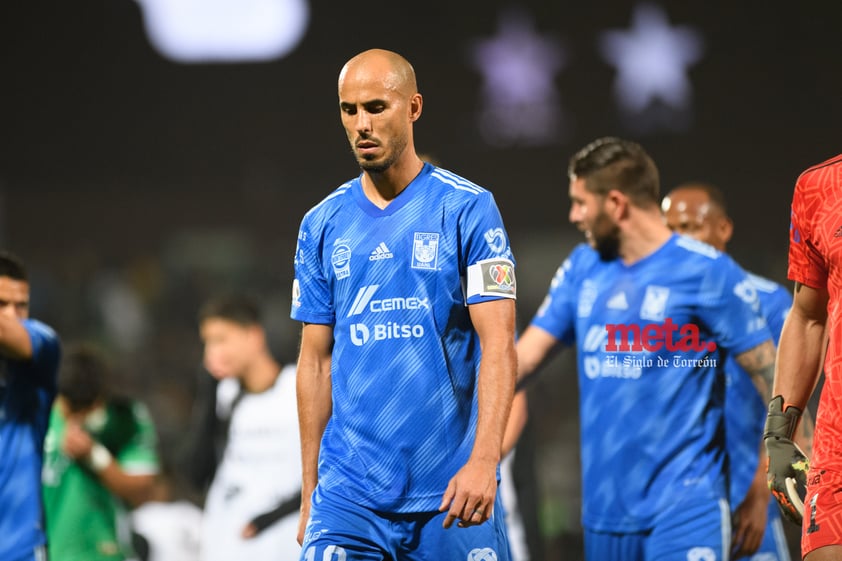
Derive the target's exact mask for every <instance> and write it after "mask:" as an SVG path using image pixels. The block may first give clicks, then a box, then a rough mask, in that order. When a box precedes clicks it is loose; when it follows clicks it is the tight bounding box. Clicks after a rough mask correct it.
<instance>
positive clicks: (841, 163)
mask: <svg viewBox="0 0 842 561" xmlns="http://www.w3.org/2000/svg"><path fill="white" fill-rule="evenodd" d="M840 172H842V154H838V155H836V156H834V157H832V158H828V159H827V160H825V161H823V162H820V163H818V164H814V165H812V166H810V167H808V168H807V169H805V170H804V171H802V172H801V173H800V174H799V176H798V180H797V182H796V186H797V189H799V190H812V189H820V188H827V187H835V188H838V183H839V181H838V179H839V173H840Z"/></svg>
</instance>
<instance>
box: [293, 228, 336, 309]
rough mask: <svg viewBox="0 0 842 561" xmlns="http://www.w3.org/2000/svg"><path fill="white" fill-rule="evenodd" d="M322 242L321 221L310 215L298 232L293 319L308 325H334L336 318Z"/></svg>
mask: <svg viewBox="0 0 842 561" xmlns="http://www.w3.org/2000/svg"><path fill="white" fill-rule="evenodd" d="M321 240H322V236H321V235H320V231H319V227H318V220H317V219H316V217H315V215H314V213H313V212H310V213H308V214H307V215H306V216H305V217H304V220H302V222H301V228H300V230H299V231H298V242H297V243H296V247H295V261H294V265H295V278H294V280H293V282H292V312H291V313H290V317H292V319H294V320H298V321H301V322H306V323H318V324H324V325H333V324H334V323H335V320H336V315H335V310H334V307H333V299H332V298H331V292H330V287H329V286H328V281H327V279H326V278H325V274H324V267H323V264H322V247H321V245H322V241H321Z"/></svg>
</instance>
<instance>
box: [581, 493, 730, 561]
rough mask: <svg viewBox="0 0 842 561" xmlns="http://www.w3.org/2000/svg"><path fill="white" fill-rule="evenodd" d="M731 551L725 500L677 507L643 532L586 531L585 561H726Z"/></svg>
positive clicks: (695, 501)
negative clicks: (608, 560) (607, 560)
mask: <svg viewBox="0 0 842 561" xmlns="http://www.w3.org/2000/svg"><path fill="white" fill-rule="evenodd" d="M730 547H731V513H730V509H729V507H728V501H726V500H724V499H704V500H702V499H698V500H693V501H686V502H683V503H681V504H680V505H676V506H675V507H673V508H671V509H670V510H669V511H668V512H665V513H663V514H662V515H661V516H659V517H658V520H656V521H655V526H654V527H653V528H652V529H651V530H647V531H642V532H598V531H595V530H589V529H587V528H585V559H587V560H588V561H603V560H605V559H622V560H623V561H723V560H727V559H728V558H729V552H730Z"/></svg>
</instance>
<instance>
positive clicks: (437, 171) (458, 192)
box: [422, 164, 491, 201]
mask: <svg viewBox="0 0 842 561" xmlns="http://www.w3.org/2000/svg"><path fill="white" fill-rule="evenodd" d="M422 173H425V174H426V177H427V181H428V186H429V188H431V189H433V190H435V191H437V192H438V193H440V194H441V195H449V196H450V197H451V198H456V199H459V200H463V201H470V200H472V199H476V198H480V197H487V196H491V192H490V191H489V190H488V189H486V188H485V187H482V186H480V185H477V184H476V183H474V182H473V181H471V180H470V179H466V178H465V177H462V176H461V175H459V174H456V173H454V172H452V171H450V170H448V169H445V168H441V167H438V166H434V165H432V164H426V165H425V169H424V170H423V171H422Z"/></svg>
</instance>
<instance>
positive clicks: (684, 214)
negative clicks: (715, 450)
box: [661, 183, 812, 561]
mask: <svg viewBox="0 0 842 561" xmlns="http://www.w3.org/2000/svg"><path fill="white" fill-rule="evenodd" d="M661 209H662V210H663V212H664V218H665V220H666V221H667V226H669V227H670V229H671V230H672V231H674V232H678V233H679V234H685V235H688V236H691V237H693V238H695V239H697V240H699V241H702V242H705V243H707V244H710V245H711V246H713V247H715V248H716V249H717V250H719V251H722V252H724V251H726V250H727V245H728V242H729V241H730V240H731V236H732V235H733V233H734V223H733V221H732V220H731V217H730V216H729V214H728V209H727V205H726V202H725V196H724V194H723V193H722V191H721V190H720V189H719V188H717V187H716V186H714V185H710V184H707V183H685V184H683V185H679V186H678V187H676V188H674V189H673V190H672V191H670V192H669V193H667V195H666V196H665V197H664V200H663V201H662V202H661ZM748 277H749V279H751V281H752V283H753V285H754V288H755V290H757V296H758V298H759V299H760V307H761V309H762V311H763V315H764V317H765V318H766V324H767V325H768V326H769V330H770V331H771V333H772V339H773V340H774V341H777V340H778V339H779V338H780V335H781V328H782V327H783V323H784V318H786V315H787V313H788V312H789V309H790V307H791V306H792V296H791V294H790V291H789V290H788V289H786V288H785V287H783V286H782V285H780V284H778V283H776V282H774V281H771V280H769V279H766V278H763V277H760V276H757V275H753V274H751V273H748ZM725 375H726V386H725V404H726V408H725V439H726V446H727V450H728V458H729V459H728V473H729V481H728V483H729V500H730V503H731V510H732V511H733V513H734V516H733V525H734V531H733V533H734V540H733V548H732V549H733V551H732V554H733V556H734V557H735V558H738V557H739V556H741V555H743V554H744V553H746V552H747V551H752V550H756V552H755V553H756V554H757V555H764V559H767V560H768V561H775V560H778V561H784V560H788V559H789V558H790V555H789V549H788V546H787V542H786V535H785V534H784V529H783V526H782V524H781V515H780V511H779V510H778V506H777V504H775V502H774V501H772V500H771V496H770V494H769V488H768V486H767V484H766V466H765V465H763V464H761V463H760V462H759V457H758V452H759V449H758V442H757V436H758V435H759V434H762V433H763V423H764V420H765V419H766V404H765V403H763V400H761V399H760V395H759V394H758V392H757V390H756V389H755V387H754V384H753V383H752V381H751V377H750V376H749V375H748V374H747V373H746V372H745V371H744V370H743V369H742V368H741V367H740V366H739V364H737V363H736V361H735V360H734V359H733V357H728V360H727V362H726V363H725ZM801 427H802V429H803V430H802V432H803V433H804V434H802V435H801V444H802V448H804V449H805V450H808V449H809V444H810V441H811V439H812V431H811V427H812V423H811V422H809V420H808V422H805V423H802V424H801ZM758 544H759V547H757V545H758ZM743 547H745V550H743V549H742V548H743Z"/></svg>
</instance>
